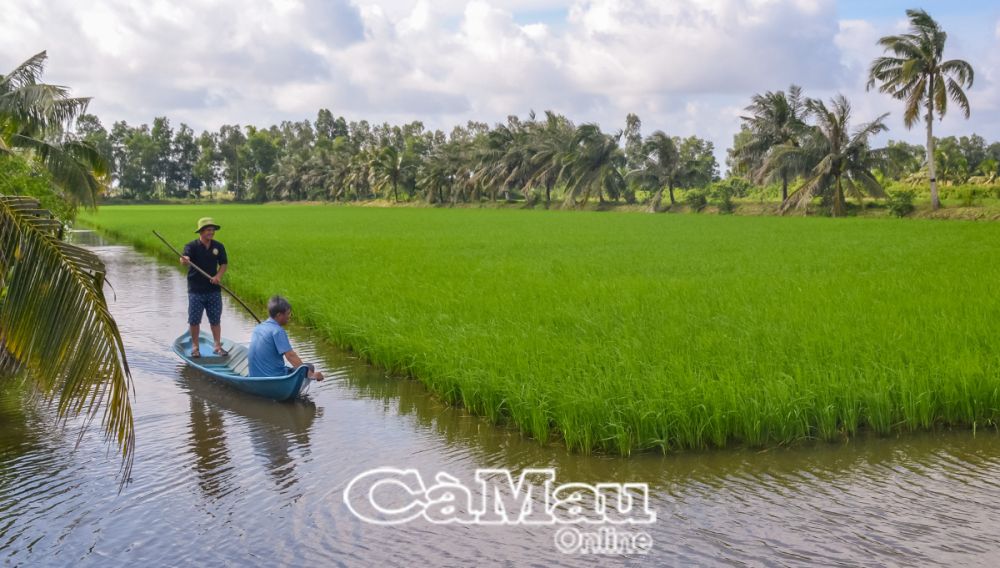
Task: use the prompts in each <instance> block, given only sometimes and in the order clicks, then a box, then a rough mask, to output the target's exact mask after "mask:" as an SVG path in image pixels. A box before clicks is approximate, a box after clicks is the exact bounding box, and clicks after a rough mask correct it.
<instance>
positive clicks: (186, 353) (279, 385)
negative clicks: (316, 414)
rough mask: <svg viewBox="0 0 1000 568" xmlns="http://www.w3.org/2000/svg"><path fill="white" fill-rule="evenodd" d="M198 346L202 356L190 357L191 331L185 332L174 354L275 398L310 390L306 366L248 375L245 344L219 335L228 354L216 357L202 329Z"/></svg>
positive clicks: (239, 385) (242, 387)
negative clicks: (267, 374) (285, 372)
mask: <svg viewBox="0 0 1000 568" xmlns="http://www.w3.org/2000/svg"><path fill="white" fill-rule="evenodd" d="M198 345H199V347H198V351H199V352H201V357H198V358H196V359H192V358H191V346H192V344H191V334H190V332H184V335H182V336H180V337H178V338H177V340H176V341H174V353H176V354H177V355H178V356H179V357H180V358H181V359H184V361H185V362H186V363H187V364H188V365H190V366H192V367H194V368H196V369H198V370H200V371H202V372H204V373H205V374H207V375H211V376H212V377H214V378H216V379H218V380H220V381H222V382H224V383H226V384H228V385H230V386H232V387H233V388H236V389H239V390H241V391H243V392H247V393H250V394H255V395H257V396H263V397H266V398H271V399H274V400H291V399H293V398H295V397H297V396H299V395H300V394H303V393H305V392H306V391H307V390H308V389H309V377H308V374H309V368H308V367H306V366H305V365H303V366H301V367H299V368H298V369H295V370H294V371H293V372H292V373H290V374H288V375H284V376H281V377H250V376H247V375H248V372H249V369H250V361H249V360H248V359H247V356H248V355H249V354H250V353H249V350H248V349H247V347H246V346H245V345H242V344H240V343H235V342H233V341H231V340H229V339H226V338H222V348H223V349H225V350H226V351H228V352H229V355H228V356H226V357H219V356H218V355H215V354H214V353H213V352H212V349H213V346H214V345H215V343H214V341H212V336H211V335H209V334H207V333H205V332H201V334H200V337H199V338H198Z"/></svg>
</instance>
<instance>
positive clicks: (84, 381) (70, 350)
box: [0, 52, 135, 483]
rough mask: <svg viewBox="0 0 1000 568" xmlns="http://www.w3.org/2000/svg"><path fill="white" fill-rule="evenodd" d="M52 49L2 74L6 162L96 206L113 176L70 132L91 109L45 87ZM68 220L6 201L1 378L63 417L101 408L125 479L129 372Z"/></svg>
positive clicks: (28, 202) (1, 206)
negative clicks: (22, 380) (25, 166)
mask: <svg viewBox="0 0 1000 568" xmlns="http://www.w3.org/2000/svg"><path fill="white" fill-rule="evenodd" d="M44 61H45V52H42V53H39V54H37V55H35V56H33V57H31V58H30V59H28V60H27V61H25V62H24V63H22V64H21V65H19V66H18V67H17V68H15V69H14V70H13V71H11V72H10V73H8V74H6V75H3V76H0V155H2V156H3V157H5V158H7V159H9V160H22V159H25V158H31V159H34V160H36V161H37V162H39V163H40V164H41V165H42V166H43V167H44V168H45V170H47V172H46V173H47V175H48V179H50V180H51V183H52V184H53V185H54V186H56V187H57V188H58V189H60V190H62V192H63V196H64V197H65V198H67V199H68V200H69V201H72V202H82V203H84V204H90V205H93V204H94V203H95V200H96V197H97V195H98V192H99V190H100V188H101V187H102V186H103V178H104V175H105V172H106V167H105V162H104V160H103V159H102V158H101V156H100V154H99V153H98V152H97V151H96V150H95V149H94V148H93V147H92V146H90V145H89V144H85V143H82V142H79V141H76V140H74V139H72V138H71V137H70V136H69V135H68V134H67V131H68V128H69V126H70V124H71V122H72V121H73V119H74V118H75V117H77V116H79V114H80V113H82V112H83V110H84V109H85V108H86V104H87V99H74V98H70V97H69V96H68V95H67V90H66V89H65V88H64V87H55V86H52V85H46V84H43V83H40V82H39V78H40V75H41V72H42V67H43V64H44ZM61 233H62V223H61V222H60V221H59V220H57V219H54V218H52V216H51V214H50V213H49V212H48V211H46V210H44V209H42V208H41V206H40V204H39V202H38V201H37V200H35V199H33V198H25V197H13V196H0V379H2V378H10V377H12V376H16V375H17V374H22V375H23V376H24V377H26V378H27V379H28V380H29V381H30V383H31V384H32V385H33V386H34V387H35V389H36V390H37V391H38V392H40V393H42V395H43V396H44V397H45V399H46V400H48V401H50V402H51V401H54V400H56V399H58V403H57V411H58V414H59V416H60V417H61V418H63V419H65V418H68V417H69V416H74V415H79V414H80V413H83V412H86V414H87V415H88V417H93V416H95V414H96V412H97V409H98V408H99V407H100V406H101V405H102V404H104V405H105V412H104V418H103V422H102V425H103V427H104V430H105V432H106V433H107V435H108V437H109V438H113V439H115V440H116V441H117V444H118V448H119V450H120V452H121V454H122V458H123V467H124V475H123V477H122V483H125V482H126V481H127V480H128V473H129V470H131V466H132V450H133V447H134V445H135V437H134V434H133V421H132V408H131V404H130V401H129V397H128V394H129V389H130V388H131V374H130V372H129V368H128V362H127V360H126V357H125V349H124V346H123V343H122V339H121V334H120V333H119V331H118V327H117V325H116V324H115V321H114V319H113V318H112V317H111V314H110V313H109V312H108V307H107V302H106V300H105V298H104V292H103V286H104V276H105V269H104V265H103V263H102V262H101V261H100V259H99V258H97V256H95V255H94V254H92V253H90V252H88V251H86V250H84V249H81V248H78V247H74V246H71V245H68V244H66V243H63V242H62V241H61V240H60V238H59V237H60V235H61Z"/></svg>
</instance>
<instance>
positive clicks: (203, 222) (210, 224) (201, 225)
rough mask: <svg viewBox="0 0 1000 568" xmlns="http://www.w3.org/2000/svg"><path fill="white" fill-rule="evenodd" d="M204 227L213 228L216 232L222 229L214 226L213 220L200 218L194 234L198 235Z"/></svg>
mask: <svg viewBox="0 0 1000 568" xmlns="http://www.w3.org/2000/svg"><path fill="white" fill-rule="evenodd" d="M205 227H215V230H216V231H218V230H219V229H221V228H222V227H220V226H219V225H216V224H215V219H212V218H211V217H202V218H201V219H198V230H197V231H195V232H196V233H200V232H201V230H202V229H204V228H205Z"/></svg>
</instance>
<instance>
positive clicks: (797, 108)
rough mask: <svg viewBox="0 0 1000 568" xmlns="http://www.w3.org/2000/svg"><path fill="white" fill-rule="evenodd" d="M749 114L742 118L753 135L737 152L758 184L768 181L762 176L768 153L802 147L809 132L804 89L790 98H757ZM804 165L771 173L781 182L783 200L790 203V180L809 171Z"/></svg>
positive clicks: (768, 95)
mask: <svg viewBox="0 0 1000 568" xmlns="http://www.w3.org/2000/svg"><path fill="white" fill-rule="evenodd" d="M746 110H747V111H748V112H749V113H750V115H749V116H743V117H741V118H742V119H743V122H744V124H745V125H746V127H747V129H748V131H749V133H750V135H749V139H748V140H747V141H746V143H745V144H743V145H742V146H740V147H739V148H738V149H737V153H736V157H737V159H738V160H739V162H740V163H741V164H742V165H744V166H746V167H747V168H748V169H749V170H750V172H751V173H750V175H751V176H752V177H754V178H755V179H756V180H757V181H758V182H764V181H767V180H766V179H763V178H762V177H761V175H760V173H761V165H763V163H764V159H765V157H766V156H767V154H768V152H770V151H771V150H772V149H774V148H775V147H777V146H780V145H783V144H784V145H791V146H798V145H799V138H800V137H801V136H802V133H803V132H804V130H805V126H806V124H805V120H804V114H805V103H804V101H803V99H802V88H801V87H799V86H798V85H792V86H790V87H789V88H788V94H787V95H786V94H785V92H784V91H778V92H776V93H773V92H771V91H768V92H766V93H764V94H763V95H754V97H753V99H752V100H751V103H750V105H749V106H747V107H746ZM803 165H804V164H795V163H792V162H789V163H786V164H785V165H784V166H782V167H781V168H780V169H778V170H775V171H773V172H771V175H770V177H772V178H773V177H776V178H778V179H780V180H781V200H782V201H784V200H786V199H788V180H789V178H790V177H792V176H794V175H797V174H799V173H802V172H803V171H804V170H806V169H808V168H805V167H803Z"/></svg>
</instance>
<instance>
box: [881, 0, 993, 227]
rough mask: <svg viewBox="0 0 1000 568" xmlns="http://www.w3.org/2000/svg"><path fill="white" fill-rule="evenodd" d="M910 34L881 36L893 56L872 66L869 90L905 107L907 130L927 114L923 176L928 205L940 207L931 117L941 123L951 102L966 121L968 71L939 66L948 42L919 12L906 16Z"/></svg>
mask: <svg viewBox="0 0 1000 568" xmlns="http://www.w3.org/2000/svg"><path fill="white" fill-rule="evenodd" d="M906 15H907V16H908V17H909V18H910V31H909V33H905V34H902V35H892V36H885V37H883V38H882V39H880V40H879V41H878V43H879V45H881V46H882V47H883V48H884V49H885V51H888V52H892V56H883V57H879V58H877V59H875V61H873V62H872V65H871V68H870V69H869V72H868V75H869V78H868V88H869V89H871V88H872V87H874V86H875V85H876V84H880V86H879V92H882V93H889V94H890V95H892V97H893V98H896V99H899V100H901V101H903V102H904V104H905V105H906V106H905V110H904V111H903V124H905V125H906V128H912V127H913V125H914V124H916V123H917V121H918V120H919V118H920V113H921V107H923V110H925V111H926V113H925V114H924V117H923V118H924V121H925V122H926V124H927V154H926V156H927V171H928V174H929V175H930V184H931V205H932V207H933V208H934V209H937V208H938V207H940V206H941V200H940V199H939V198H938V188H937V178H936V177H935V168H934V130H933V125H934V115H935V113H937V117H938V118H939V119H940V118H943V117H944V115H945V113H946V112H947V110H948V99H951V100H952V101H954V102H955V103H956V104H958V106H959V108H961V109H962V111H963V113H964V114H965V118H969V115H970V112H971V111H970V107H969V99H968V97H966V95H965V91H964V90H963V88H971V87H972V81H973V78H974V74H973V71H972V66H971V65H969V64H968V63H967V62H965V61H963V60H961V59H950V60H948V61H944V60H943V59H944V44H945V40H947V39H948V34H947V33H945V31H944V30H943V29H941V26H940V25H938V23H937V22H936V21H934V19H933V18H931V17H930V16H929V15H928V14H927V12H925V11H923V10H907V11H906Z"/></svg>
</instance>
